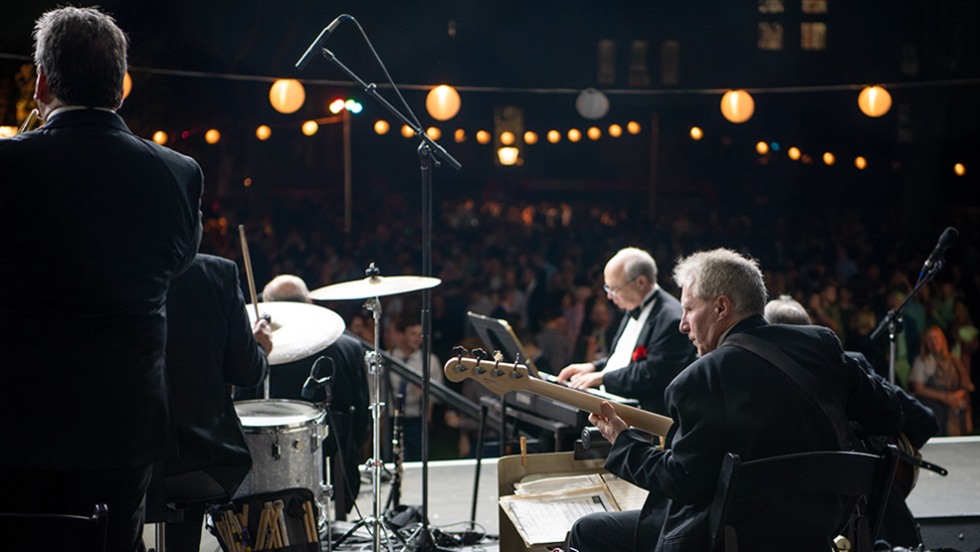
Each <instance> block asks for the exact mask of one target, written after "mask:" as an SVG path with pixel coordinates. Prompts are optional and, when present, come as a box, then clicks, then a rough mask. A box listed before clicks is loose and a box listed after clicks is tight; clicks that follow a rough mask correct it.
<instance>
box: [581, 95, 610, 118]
mask: <svg viewBox="0 0 980 552" xmlns="http://www.w3.org/2000/svg"><path fill="white" fill-rule="evenodd" d="M575 110H576V111H578V114H579V115H581V116H583V117H585V118H586V119H593V120H594V119H601V118H603V117H605V116H606V113H609V98H607V97H606V95H605V94H603V93H602V92H600V91H598V90H596V89H595V88H586V89H585V90H583V91H581V92H579V95H578V97H577V98H576V99H575Z"/></svg>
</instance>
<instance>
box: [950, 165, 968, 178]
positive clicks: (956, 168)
mask: <svg viewBox="0 0 980 552" xmlns="http://www.w3.org/2000/svg"><path fill="white" fill-rule="evenodd" d="M953 173H954V174H955V175H956V176H963V175H965V174H966V165H964V164H963V163H957V164H955V165H953Z"/></svg>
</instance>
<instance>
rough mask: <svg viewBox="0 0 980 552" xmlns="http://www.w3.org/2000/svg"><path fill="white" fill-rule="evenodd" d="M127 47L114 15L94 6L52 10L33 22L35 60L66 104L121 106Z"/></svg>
mask: <svg viewBox="0 0 980 552" xmlns="http://www.w3.org/2000/svg"><path fill="white" fill-rule="evenodd" d="M128 47H129V40H128V39H127V38H126V33H124V32H123V31H122V29H120V28H119V26H118V25H116V21H115V19H113V18H112V17H111V16H109V15H106V14H104V13H102V12H101V11H99V10H98V9H96V8H76V7H71V6H69V7H64V8H58V9H54V10H51V11H48V12H46V13H44V14H43V15H41V17H39V18H38V20H37V22H36V23H35V25H34V64H35V65H37V66H38V67H39V68H40V69H42V70H43V71H44V76H45V79H47V83H48V88H49V89H50V90H51V93H52V94H54V95H55V96H56V97H57V98H58V99H60V100H61V101H63V102H65V103H66V104H68V105H81V106H86V107H105V108H109V109H115V108H117V107H119V105H120V104H121V103H122V91H123V77H124V76H125V75H126V51H127V49H128Z"/></svg>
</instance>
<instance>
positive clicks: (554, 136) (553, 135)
mask: <svg viewBox="0 0 980 552" xmlns="http://www.w3.org/2000/svg"><path fill="white" fill-rule="evenodd" d="M548 141H549V142H551V143H552V144H557V143H558V142H560V141H561V133H560V132H558V131H557V130H549V131H548Z"/></svg>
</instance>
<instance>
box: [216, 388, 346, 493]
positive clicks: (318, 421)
mask: <svg viewBox="0 0 980 552" xmlns="http://www.w3.org/2000/svg"><path fill="white" fill-rule="evenodd" d="M235 411H236V412H237V413H238V418H239V419H240V420H241V422H242V429H243V430H244V432H245V442H246V443H248V450H249V451H250V452H251V453H252V471H251V472H249V474H248V476H247V477H246V478H245V480H244V481H243V482H242V485H241V487H239V488H238V492H236V493H235V496H234V497H233V498H238V497H242V496H248V495H253V494H260V493H268V492H276V491H282V490H284V489H290V488H294V487H303V488H307V489H309V490H311V491H313V496H314V497H316V502H317V505H318V506H319V507H320V511H321V512H325V509H324V506H325V503H324V500H323V485H324V484H325V483H326V480H325V479H324V472H323V453H322V451H321V450H320V447H322V446H323V439H324V438H325V437H326V436H327V427H326V425H324V423H323V420H324V416H325V415H326V413H325V412H324V411H323V410H320V409H317V408H315V407H314V406H313V405H311V404H309V403H304V402H300V401H291V400H285V399H268V400H254V401H238V402H236V403H235Z"/></svg>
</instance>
